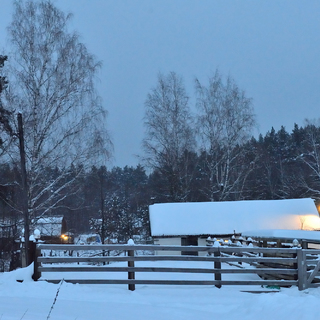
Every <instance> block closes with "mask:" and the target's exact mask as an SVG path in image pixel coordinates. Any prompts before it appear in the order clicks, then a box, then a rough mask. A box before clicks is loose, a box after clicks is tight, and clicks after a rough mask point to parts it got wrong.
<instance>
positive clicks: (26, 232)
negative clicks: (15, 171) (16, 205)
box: [18, 112, 30, 267]
mask: <svg viewBox="0 0 320 320" xmlns="http://www.w3.org/2000/svg"><path fill="white" fill-rule="evenodd" d="M18 136H19V150H20V163H21V180H22V211H23V216H24V245H25V249H24V254H25V261H24V262H25V266H26V267H27V266H28V265H29V262H30V261H29V212H28V181H27V170H26V153H25V149H24V135H23V121H22V114H21V113H20V112H19V113H18Z"/></svg>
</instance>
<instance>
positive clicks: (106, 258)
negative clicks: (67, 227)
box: [33, 244, 320, 290]
mask: <svg viewBox="0 0 320 320" xmlns="http://www.w3.org/2000/svg"><path fill="white" fill-rule="evenodd" d="M48 250H50V252H57V251H60V252H61V251H64V252H68V255H69V256H44V253H45V252H48ZM97 251H98V252H99V254H91V255H89V256H79V254H77V252H91V253H92V252H97ZM142 251H144V253H145V251H147V252H149V254H140V255H139V254H138V253H139V252H142ZM155 251H157V252H159V251H170V252H173V251H174V252H177V253H178V254H177V255H172V254H171V255H154V254H152V253H153V252H155ZM182 251H183V252H184V255H180V253H181V252H182ZM112 252H117V253H118V255H109V253H112ZM187 252H190V253H192V254H194V253H195V252H197V253H198V255H196V256H195V255H186V253H187ZM106 253H107V254H106ZM119 253H121V254H119ZM119 261H122V262H123V261H125V262H127V266H117V264H111V265H110V264H109V263H110V262H119ZM137 261H184V262H191V261H198V262H199V261H203V262H207V263H205V264H204V265H207V266H208V267H206V268H198V267H194V268H191V267H190V266H188V267H183V268H181V267H179V268H178V267H156V266H155V267H150V266H149V267H148V266H147V267H138V266H135V262H137ZM63 263H67V264H65V265H62V266H61V264H63ZM80 263H81V264H82V265H81V267H80V266H79V265H78V264H80ZM94 263H96V264H98V263H100V264H101V263H103V264H108V265H99V266H94V265H92V264H94ZM222 263H224V264H223V265H222ZM56 264H59V265H56ZM90 264H91V265H90ZM225 264H228V265H231V266H232V268H230V266H228V268H226V267H223V266H226V265H225ZM319 269H320V250H310V249H301V248H259V247H222V246H219V247H210V246H209V247H196V246H158V245H51V244H38V245H37V248H36V252H35V259H34V274H33V279H34V280H38V279H40V278H41V274H42V273H43V272H101V271H103V272H125V273H127V275H128V279H100V280H92V279H91V280H89V279H87V280H84V279H68V278H66V277H65V278H64V280H65V281H67V282H71V283H80V284H81V283H101V284H127V285H128V288H129V290H135V285H136V284H144V285H146V284H162V285H214V286H216V287H218V288H220V287H221V286H224V285H261V286H266V285H269V286H298V288H299V290H304V289H307V288H310V287H318V286H320V283H319V281H320V279H318V278H317V277H318V276H320V273H319ZM140 272H154V273H160V272H166V273H198V274H212V280H150V279H149V280H140V279H135V275H136V274H137V273H140ZM223 274H256V275H258V276H260V278H259V279H257V280H235V281H230V280H224V279H223V277H222V275H223ZM106 278H107V277H106ZM60 280H62V279H60ZM60 280H48V281H51V282H59V281H60Z"/></svg>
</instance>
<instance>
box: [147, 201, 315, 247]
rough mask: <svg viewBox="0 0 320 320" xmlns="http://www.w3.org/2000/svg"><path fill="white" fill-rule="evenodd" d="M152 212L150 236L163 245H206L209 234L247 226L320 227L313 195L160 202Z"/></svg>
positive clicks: (226, 235)
mask: <svg viewBox="0 0 320 320" xmlns="http://www.w3.org/2000/svg"><path fill="white" fill-rule="evenodd" d="M149 215H150V227H151V236H152V237H153V239H154V241H155V243H156V244H161V245H200V246H203V245H206V238H207V237H208V236H210V237H216V238H218V237H219V238H223V239H229V238H230V237H231V236H232V235H233V234H237V235H241V234H242V233H243V232H244V231H247V230H267V229H285V230H301V229H303V230H320V218H319V214H318V211H317V208H316V206H315V203H314V201H313V200H312V199H310V198H305V199H290V200H244V201H224V202H191V203H190V202H189V203H188V202H185V203H160V204H154V205H151V206H150V207H149ZM172 253H173V252H172Z"/></svg>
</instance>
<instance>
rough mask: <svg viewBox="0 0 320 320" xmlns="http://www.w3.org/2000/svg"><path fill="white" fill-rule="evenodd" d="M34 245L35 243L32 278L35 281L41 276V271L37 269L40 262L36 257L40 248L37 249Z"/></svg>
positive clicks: (38, 255)
mask: <svg viewBox="0 0 320 320" xmlns="http://www.w3.org/2000/svg"><path fill="white" fill-rule="evenodd" d="M35 245H36V248H35V250H34V258H33V275H32V279H33V280H34V281H37V280H39V279H40V278H41V272H40V271H39V267H40V266H41V263H40V262H39V261H38V257H40V256H41V249H39V247H38V245H37V244H35Z"/></svg>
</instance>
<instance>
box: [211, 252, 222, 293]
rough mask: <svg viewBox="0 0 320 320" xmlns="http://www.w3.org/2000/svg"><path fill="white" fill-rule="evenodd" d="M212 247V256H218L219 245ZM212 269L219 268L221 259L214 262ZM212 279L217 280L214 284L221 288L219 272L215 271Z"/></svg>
mask: <svg viewBox="0 0 320 320" xmlns="http://www.w3.org/2000/svg"><path fill="white" fill-rule="evenodd" d="M214 249H215V250H214V253H213V255H214V257H220V247H218V246H217V247H215V248H214ZM214 269H215V270H221V261H220V260H219V261H215V262H214ZM214 280H216V281H219V284H216V285H215V286H216V287H217V288H221V283H220V281H221V272H215V274H214Z"/></svg>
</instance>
